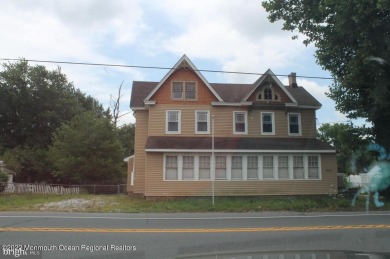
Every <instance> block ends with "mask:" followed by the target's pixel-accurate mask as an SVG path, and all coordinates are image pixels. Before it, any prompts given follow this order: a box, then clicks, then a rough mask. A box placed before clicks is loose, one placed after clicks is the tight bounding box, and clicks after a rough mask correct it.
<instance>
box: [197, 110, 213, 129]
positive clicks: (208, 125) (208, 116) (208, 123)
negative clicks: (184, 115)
mask: <svg viewBox="0 0 390 259" xmlns="http://www.w3.org/2000/svg"><path fill="white" fill-rule="evenodd" d="M198 112H207V131H198ZM195 134H210V111H209V110H196V111H195Z"/></svg>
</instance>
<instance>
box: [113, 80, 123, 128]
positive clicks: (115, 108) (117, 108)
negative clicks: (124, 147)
mask: <svg viewBox="0 0 390 259" xmlns="http://www.w3.org/2000/svg"><path fill="white" fill-rule="evenodd" d="M122 86H123V82H122V83H121V85H120V86H119V89H118V96H117V97H116V98H114V96H112V95H111V94H110V107H111V109H112V120H113V123H114V125H115V126H117V122H118V118H119V117H120V116H119V113H120V101H121V97H122V94H121V92H122Z"/></svg>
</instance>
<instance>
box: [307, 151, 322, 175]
mask: <svg viewBox="0 0 390 259" xmlns="http://www.w3.org/2000/svg"><path fill="white" fill-rule="evenodd" d="M307 159H308V168H309V169H308V171H309V175H308V178H309V179H319V178H320V168H319V162H318V156H308V157H307Z"/></svg>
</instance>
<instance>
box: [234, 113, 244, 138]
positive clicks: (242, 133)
mask: <svg viewBox="0 0 390 259" xmlns="http://www.w3.org/2000/svg"><path fill="white" fill-rule="evenodd" d="M237 113H243V114H244V116H245V131H244V132H237V131H236V114H237ZM233 134H237V135H247V134H248V112H247V111H233Z"/></svg>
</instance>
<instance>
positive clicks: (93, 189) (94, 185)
mask: <svg viewBox="0 0 390 259" xmlns="http://www.w3.org/2000/svg"><path fill="white" fill-rule="evenodd" d="M95 187H96V184H94V185H93V194H94V195H96V192H95Z"/></svg>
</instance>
